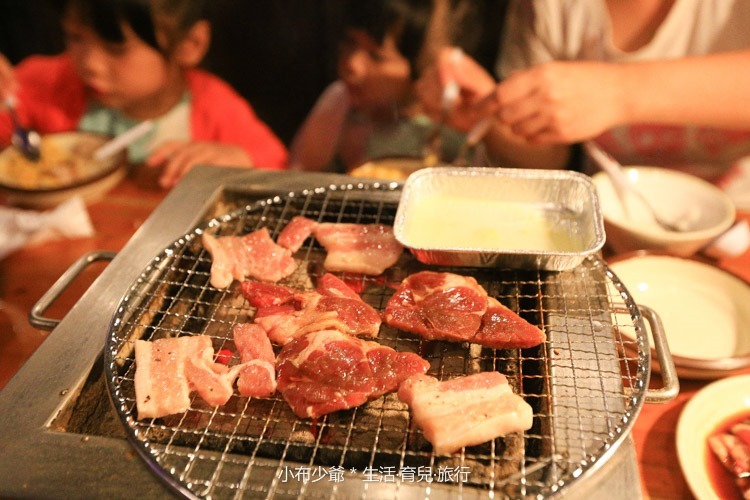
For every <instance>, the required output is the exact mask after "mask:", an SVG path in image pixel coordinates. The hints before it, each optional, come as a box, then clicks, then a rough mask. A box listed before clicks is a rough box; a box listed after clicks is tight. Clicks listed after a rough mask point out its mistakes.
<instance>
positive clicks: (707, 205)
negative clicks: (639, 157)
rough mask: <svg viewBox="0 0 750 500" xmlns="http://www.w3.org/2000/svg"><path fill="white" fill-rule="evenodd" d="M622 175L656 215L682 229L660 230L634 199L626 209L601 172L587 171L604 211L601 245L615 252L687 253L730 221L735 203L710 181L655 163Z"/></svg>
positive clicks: (695, 249) (712, 236)
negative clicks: (604, 233)
mask: <svg viewBox="0 0 750 500" xmlns="http://www.w3.org/2000/svg"><path fill="white" fill-rule="evenodd" d="M625 171H626V174H627V177H628V179H629V180H630V181H631V183H632V184H633V186H634V187H635V188H636V189H638V190H639V191H640V192H641V193H642V194H643V196H645V197H646V199H647V200H648V201H649V203H650V204H651V206H652V207H653V208H654V209H655V211H657V212H658V213H659V214H660V216H661V217H662V218H663V219H665V220H668V221H670V222H673V223H677V224H679V225H680V226H681V227H682V228H683V229H686V230H684V231H679V232H674V231H668V230H665V229H662V228H661V227H660V226H658V225H657V224H656V223H655V222H654V221H653V219H652V217H650V216H649V214H648V212H647V211H646V210H645V209H644V208H643V206H642V205H640V204H639V203H638V202H637V200H633V199H631V197H627V200H628V201H627V203H626V204H627V208H624V207H623V204H622V203H621V201H620V198H619V197H618V196H617V194H616V191H615V189H614V187H613V185H612V183H611V182H610V180H609V177H608V176H607V175H606V174H605V173H604V172H598V173H596V174H595V175H594V176H593V181H594V184H595V185H596V189H597V193H598V195H599V200H600V204H601V208H602V213H603V215H604V227H605V231H606V233H607V246H608V247H610V248H611V249H612V250H613V251H614V252H616V253H622V252H629V251H633V250H639V249H647V250H657V251H662V252H667V253H669V254H672V255H676V256H681V257H688V256H691V255H693V254H695V253H696V252H697V251H699V250H700V249H701V248H703V247H705V246H706V245H707V244H708V243H710V242H711V241H713V240H714V239H715V238H716V237H718V236H719V235H721V234H722V233H723V232H724V231H726V230H727V229H729V227H730V226H731V225H732V224H733V222H734V220H735V216H736V210H735V207H734V205H733V203H732V201H731V200H730V198H729V197H728V196H727V195H726V194H725V193H724V192H723V191H721V190H720V189H719V188H718V187H716V186H714V185H713V184H711V183H709V182H707V181H704V180H703V179H700V178H698V177H695V176H693V175H689V174H685V173H682V172H678V171H675V170H670V169H666V168H660V167H627V168H625Z"/></svg>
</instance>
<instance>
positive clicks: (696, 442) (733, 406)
mask: <svg viewBox="0 0 750 500" xmlns="http://www.w3.org/2000/svg"><path fill="white" fill-rule="evenodd" d="M747 411H750V375H738V376H735V377H728V378H725V379H722V380H718V381H716V382H713V383H711V384H709V385H707V386H706V387H704V388H703V389H701V390H700V391H698V392H697V393H696V394H695V396H693V397H692V399H690V401H688V403H687V405H685V408H684V409H683V410H682V413H681V414H680V418H679V420H678V421H677V456H678V458H679V461H680V467H681V468H682V473H683V474H684V476H685V480H686V481H687V483H688V486H689V487H690V491H692V492H693V495H695V497H696V498H697V499H698V500H709V499H712V500H713V499H715V500H718V499H719V497H718V496H717V494H716V492H715V491H714V489H713V487H712V486H711V481H710V479H709V475H708V468H707V465H706V462H705V460H706V455H707V453H708V448H707V446H708V445H707V442H706V439H707V438H708V436H709V434H711V433H712V432H713V431H714V430H716V428H717V427H719V426H720V425H722V424H723V423H725V422H726V421H727V419H730V418H732V417H733V416H735V415H737V416H739V415H741V414H742V413H744V412H747Z"/></svg>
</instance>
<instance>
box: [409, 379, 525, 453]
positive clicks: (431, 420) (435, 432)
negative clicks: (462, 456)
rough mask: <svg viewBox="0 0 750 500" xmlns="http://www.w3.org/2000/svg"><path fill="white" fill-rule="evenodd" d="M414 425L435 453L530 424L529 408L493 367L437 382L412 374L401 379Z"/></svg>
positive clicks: (503, 434)
mask: <svg viewBox="0 0 750 500" xmlns="http://www.w3.org/2000/svg"><path fill="white" fill-rule="evenodd" d="M398 397H399V399H400V400H401V401H403V402H404V403H406V404H408V405H409V407H410V408H411V411H412V417H413V419H414V422H415V423H416V425H417V426H418V427H419V428H421V429H422V432H423V433H424V436H425V438H426V439H427V440H428V441H429V442H430V443H431V444H432V447H433V450H434V452H435V453H436V454H438V455H441V454H448V453H453V452H456V451H458V450H460V449H461V448H463V447H465V446H473V445H477V444H481V443H484V442H486V441H490V440H492V439H495V438H497V437H501V436H505V435H507V434H510V433H512V432H519V431H524V430H528V429H530V428H531V424H532V421H533V410H532V408H531V406H529V404H528V403H526V401H524V399H523V398H522V397H521V396H518V395H517V394H515V393H514V392H513V390H512V388H511V387H510V385H509V384H508V379H507V378H506V377H505V376H504V375H503V374H501V373H498V372H482V373H476V374H474V375H467V376H465V377H459V378H455V379H452V380H447V381H445V382H440V381H439V380H437V379H436V378H434V377H430V376H428V375H415V376H413V377H410V378H408V379H407V380H406V381H404V383H403V384H401V387H400V388H399V390H398Z"/></svg>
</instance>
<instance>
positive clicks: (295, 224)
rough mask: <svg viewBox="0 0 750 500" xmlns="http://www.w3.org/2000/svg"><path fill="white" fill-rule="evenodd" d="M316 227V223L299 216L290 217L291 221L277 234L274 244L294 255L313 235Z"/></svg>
mask: <svg viewBox="0 0 750 500" xmlns="http://www.w3.org/2000/svg"><path fill="white" fill-rule="evenodd" d="M316 225H317V222H315V221H314V220H312V219H308V218H307V217H303V216H301V215H297V216H295V217H292V220H290V221H289V223H288V224H287V225H286V226H284V229H282V230H281V233H279V237H278V238H277V239H276V242H277V243H278V244H279V245H281V246H282V247H284V248H288V249H289V250H291V251H292V253H294V252H296V251H297V250H299V249H300V248H302V244H303V243H304V242H305V240H306V239H307V238H309V237H310V235H311V234H312V233H313V230H314V229H315V226H316Z"/></svg>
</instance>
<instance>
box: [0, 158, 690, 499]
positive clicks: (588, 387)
mask: <svg viewBox="0 0 750 500" xmlns="http://www.w3.org/2000/svg"><path fill="white" fill-rule="evenodd" d="M324 181H325V182H324ZM333 181H336V182H333ZM188 185H189V186H190V190H188V187H187V186H188ZM310 186H320V187H318V188H316V189H308V188H309V187H310ZM399 189H400V187H399V185H398V184H395V183H377V182H354V183H352V182H351V179H350V178H346V177H341V176H316V175H310V174H305V175H299V174H270V173H262V172H254V173H248V172H241V173H239V172H237V171H236V170H234V169H212V168H208V167H206V168H198V169H195V170H194V171H192V172H191V174H190V175H189V176H188V177H187V178H186V180H185V181H183V183H181V185H180V186H178V187H177V188H176V189H175V191H174V192H173V193H172V194H171V195H170V197H168V199H167V200H166V201H165V202H164V204H163V206H161V207H160V208H159V209H158V210H157V212H158V213H155V214H154V216H152V218H150V219H149V221H147V222H146V224H144V227H143V228H142V229H141V230H139V233H138V234H136V236H134V238H133V240H131V242H130V243H129V244H128V245H127V246H126V247H125V248H124V249H123V251H122V252H120V254H119V255H118V256H117V257H115V259H114V261H113V262H112V264H111V265H110V266H108V267H107V269H105V271H104V272H103V273H102V275H101V276H100V278H99V279H97V281H96V282H95V283H94V284H93V285H92V287H91V289H90V290H89V291H88V292H87V293H86V294H85V295H84V297H83V298H82V299H81V301H79V303H78V304H77V305H76V306H75V307H74V308H73V309H72V310H71V311H70V312H69V313H68V315H67V316H66V317H65V318H64V320H63V321H62V322H61V323H60V325H58V326H57V327H56V328H55V331H54V332H53V334H52V335H51V336H50V338H49V339H48V340H47V341H46V342H45V344H43V345H42V347H41V348H40V349H39V351H38V352H37V353H36V354H35V355H34V356H33V357H32V358H31V359H30V360H29V362H28V363H27V365H26V366H25V367H24V369H23V370H22V371H21V372H20V373H19V376H17V377H16V378H15V379H14V380H13V381H11V383H10V384H9V385H8V386H7V387H6V389H5V390H4V391H3V392H2V393H0V431H2V432H0V436H3V437H0V445H1V446H3V447H4V449H5V450H6V453H5V456H6V457H8V456H11V457H13V459H12V460H10V461H7V460H6V461H5V463H3V462H2V461H0V478H2V479H3V481H2V483H3V486H2V487H0V493H3V494H7V495H18V494H31V495H32V496H45V497H58V496H59V497H64V496H68V495H69V494H73V492H78V493H80V489H77V488H80V485H81V484H89V485H94V484H95V485H96V486H95V489H94V490H92V491H96V492H97V493H96V496H104V495H108V496H122V497H124V496H132V495H135V494H146V495H149V494H151V495H153V494H157V493H156V492H159V491H162V489H161V488H160V486H159V485H158V484H157V483H156V481H155V480H154V476H158V477H159V478H160V479H161V480H162V481H163V482H164V484H166V485H168V486H169V487H170V490H171V491H173V492H176V493H178V494H180V495H183V496H186V497H212V498H228V497H232V498H256V497H269V498H270V497H274V498H292V497H294V498H330V497H338V498H354V497H360V498H396V497H405V498H411V497H415V498H417V497H419V498H455V497H456V496H461V497H463V498H495V497H514V498H516V497H546V496H554V495H556V494H563V495H564V494H565V493H566V492H576V493H577V494H580V493H583V492H587V493H586V494H587V495H591V494H592V493H591V491H592V489H593V491H594V492H598V496H601V497H606V498H612V497H618V495H620V496H621V497H622V498H633V497H637V496H639V487H638V477H637V472H635V471H634V466H635V465H634V459H633V449H632V448H633V447H632V442H631V441H630V438H629V431H630V428H631V426H632V424H633V422H634V420H635V418H636V417H637V415H638V412H639V410H640V408H641V406H642V404H643V403H644V402H646V401H658V400H665V399H670V398H672V397H674V394H675V387H676V386H675V384H676V381H673V380H672V381H670V380H669V379H670V377H665V379H667V381H668V385H667V387H665V388H664V389H663V390H656V391H654V390H648V389H647V387H648V382H649V372H650V365H651V359H650V350H649V346H648V340H647V337H646V335H645V329H644V327H645V325H644V317H645V318H646V319H648V320H649V323H651V328H652V330H655V333H656V335H655V336H656V339H657V342H660V339H661V338H662V336H661V335H660V334H659V333H660V328H659V322H658V318H657V317H656V316H655V315H654V314H653V313H652V312H650V311H649V310H648V309H645V308H640V309H639V308H638V307H636V305H635V304H634V303H633V302H632V299H631V298H630V296H629V294H628V292H627V290H626V289H625V288H624V286H623V285H622V284H621V283H620V282H619V280H618V279H617V277H616V276H614V275H613V274H612V273H611V272H610V271H609V269H608V268H607V266H606V264H605V263H604V262H603V261H602V260H601V259H599V258H598V257H590V258H588V259H586V260H585V261H584V262H583V264H582V265H581V266H579V267H577V268H576V269H574V270H571V271H565V272H559V273H545V272H534V271H521V270H509V269H504V270H491V269H473V268H460V269H456V268H434V267H433V268H432V269H437V270H442V271H452V272H459V273H462V274H470V275H472V276H475V277H476V278H477V280H478V281H479V282H480V283H481V284H482V285H483V286H484V287H485V288H486V289H487V290H488V292H489V293H490V294H491V295H493V296H495V297H497V298H498V299H499V300H501V301H502V302H503V303H504V304H506V305H507V306H509V307H511V309H513V310H515V311H517V312H518V313H519V314H521V315H522V316H524V317H525V318H526V319H528V320H529V321H531V322H532V323H534V324H537V325H539V326H540V327H543V328H544V330H545V332H546V333H547V336H548V339H547V341H546V342H545V343H544V344H543V345H541V346H540V347H538V348H534V349H528V350H492V349H483V348H478V347H477V346H470V345H466V344H451V343H444V342H422V341H420V340H419V339H417V338H416V337H414V336H411V335H410V334H407V333H404V332H400V331H398V330H394V329H390V328H387V327H384V328H383V329H382V331H381V336H380V339H379V342H381V343H383V344H385V345H389V346H391V347H394V348H396V349H397V350H410V351H413V352H418V353H419V354H421V355H422V356H424V357H425V358H426V359H428V360H429V361H430V363H431V369H430V373H431V374H433V375H435V376H437V377H439V378H443V379H445V378H450V377H452V376H455V375H458V374H462V373H472V372H476V371H482V370H491V369H494V370H499V371H501V372H503V373H505V374H506V375H508V376H509V379H510V380H511V383H512V384H513V385H514V388H515V390H516V391H517V392H518V393H519V394H521V395H522V396H523V397H524V398H525V399H526V400H527V402H529V403H530V404H531V405H532V407H533V408H534V425H533V427H532V428H531V429H530V430H529V431H526V432H523V433H517V434H514V435H511V436H507V437H505V438H498V439H496V440H494V441H492V442H489V443H486V444H483V445H480V446H475V447H469V448H466V449H464V450H462V451H461V452H460V453H457V454H454V455H450V456H440V455H434V454H433V453H432V451H431V447H430V446H429V444H428V443H427V442H426V441H425V440H424V439H423V437H422V436H421V433H420V431H419V430H418V429H415V428H413V427H412V426H410V421H409V413H408V409H407V408H406V407H405V406H404V405H402V404H401V403H400V402H398V400H397V398H395V397H394V396H393V395H389V396H386V397H383V398H379V399H377V400H374V401H372V402H370V403H368V404H366V405H364V406H362V407H359V408H356V409H352V410H348V411H343V412H337V413H335V414H331V415H329V416H326V417H324V418H322V419H320V420H319V421H317V422H315V423H312V422H310V421H309V420H300V419H297V418H296V417H294V415H293V414H292V413H291V411H290V410H289V409H288V407H287V405H286V403H285V402H283V400H281V399H280V398H275V397H274V398H268V399H250V400H249V399H247V398H241V397H238V396H234V397H233V398H232V399H231V400H230V402H229V403H228V404H227V405H225V406H223V407H220V408H212V407H208V406H206V405H205V404H202V403H201V401H200V399H197V398H196V399H195V400H194V401H193V404H192V407H191V409H190V410H189V411H188V412H186V413H185V414H184V415H177V416H173V417H168V418H165V419H158V420H143V421H138V420H136V418H135V417H136V413H135V402H134V398H133V387H132V381H133V373H134V363H133V353H132V350H133V349H132V347H133V342H134V340H136V339H140V338H142V339H155V338H160V337H164V336H174V335H186V334H207V335H210V336H211V337H212V338H213V341H214V347H216V348H217V349H221V348H222V347H223V346H225V345H228V342H229V339H230V336H231V328H232V326H233V325H234V324H236V323H239V322H244V321H248V320H250V319H251V318H252V309H251V308H249V306H247V304H246V303H245V302H244V301H243V300H242V298H241V296H240V295H239V294H238V293H237V289H236V286H235V287H233V288H230V289H228V290H223V291H220V290H216V289H213V288H212V287H210V286H209V285H208V277H209V269H210V257H209V256H208V254H207V253H206V252H205V251H204V250H203V249H202V247H201V245H200V241H199V240H200V238H199V236H200V234H201V233H202V232H203V231H207V230H208V231H211V232H213V233H217V234H219V235H230V234H244V233H246V232H248V231H251V230H253V229H256V228H258V227H261V226H266V227H268V228H269V230H271V232H272V234H273V235H276V234H278V231H280V229H281V228H282V227H283V225H284V224H285V223H286V222H287V221H288V220H289V219H290V218H291V217H292V216H294V215H306V216H308V217H310V218H313V219H316V220H321V221H322V220H325V221H341V222H382V223H392V221H393V217H394V216H395V211H396V205H397V203H398V197H399ZM187 193H190V195H189V196H186V195H187ZM248 193H251V194H250V195H249V194H248ZM196 196H197V197H198V198H199V199H200V198H202V201H201V203H206V205H205V206H210V207H211V210H208V209H206V208H205V206H204V212H202V213H200V214H196V215H195V216H194V217H192V218H190V217H189V216H188V215H185V214H184V211H185V210H186V209H188V208H190V207H193V209H194V207H196V206H200V205H195V199H194V198H195V197H196ZM181 198H183V199H181ZM248 199H250V200H260V201H258V202H255V203H250V204H248ZM206 200H208V201H206ZM176 209H179V210H178V211H177V212H174V211H175V210H176ZM223 214H226V215H223ZM169 216H171V217H173V218H172V222H173V224H174V226H172V227H170V224H168V223H167V222H166V220H165V218H166V217H169ZM175 226H176V227H178V228H179V227H184V228H194V229H190V230H188V232H187V233H182V232H180V231H179V230H176V229H175ZM144 236H152V237H156V238H155V239H154V240H151V239H150V238H146V239H144ZM170 241H171V243H169V242H170ZM155 255H156V257H154V256H155ZM323 255H324V254H323V251H322V249H321V248H320V247H319V246H317V244H316V243H315V242H314V241H312V240H310V241H309V242H308V243H307V244H306V246H305V247H303V249H302V250H300V252H298V253H297V254H296V256H297V258H298V259H300V261H301V262H302V263H303V265H301V266H300V271H299V272H298V273H296V274H295V275H293V276H292V277H290V278H289V279H288V281H286V282H285V284H288V285H291V286H296V287H298V288H311V287H312V284H313V283H314V280H315V278H316V277H317V276H319V275H320V274H321V273H322V272H323V269H322V259H323ZM118 264H119V265H118ZM424 268H426V266H424V265H423V264H420V263H418V262H417V261H416V260H415V259H413V257H411V256H410V255H409V254H408V253H405V254H404V256H403V257H402V259H401V260H400V261H399V263H398V264H397V265H396V266H394V268H392V269H391V270H389V271H387V273H386V274H385V276H384V279H375V278H367V277H361V276H353V275H352V276H349V275H345V274H344V275H340V276H341V277H343V278H344V279H346V280H348V281H349V282H351V283H353V284H355V286H357V287H358V288H360V289H361V291H362V297H363V298H364V300H366V301H367V302H368V303H370V304H371V305H373V306H374V307H376V308H378V309H382V308H383V306H384V304H385V302H386V301H387V299H388V297H389V296H390V294H391V293H392V290H393V286H394V285H395V284H396V283H398V282H400V280H401V279H402V278H403V277H405V276H406V275H408V274H410V273H411V272H414V271H416V270H419V269H424ZM123 297H124V298H123ZM99 308H101V309H102V310H101V311H99ZM113 312H114V314H113ZM82 325H88V326H89V328H88V329H87V330H85V331H82V329H81V326H82ZM105 332H108V333H107V334H106V340H105ZM76 335H77V336H78V337H76ZM76 338H77V339H78V341H79V343H77V344H76V345H75V346H71V345H70V341H71V339H76ZM102 345H104V346H105V349H104V353H103V356H104V373H103V378H104V379H105V381H106V384H107V386H108V390H109V392H110V393H111V396H112V400H113V401H114V406H115V408H116V414H117V417H118V418H119V419H121V421H122V423H123V424H124V429H125V430H126V432H125V434H126V437H127V438H128V440H129V441H130V445H127V444H126V443H124V442H123V441H121V440H120V439H118V438H117V437H110V436H106V437H101V436H89V435H83V436H81V435H80V434H78V433H76V432H77V431H74V432H72V433H71V432H69V431H66V430H65V429H64V428H63V426H61V425H59V422H58V420H59V419H60V416H61V414H63V413H65V411H66V408H68V407H69V406H71V405H72V404H73V402H74V401H75V398H76V396H77V395H78V394H79V392H80V391H81V388H82V387H83V386H84V385H85V384H84V382H85V380H86V378H87V374H88V373H89V369H90V368H91V367H92V366H94V371H96V366H101V365H100V364H98V363H101V359H100V356H101V353H102V351H101V347H102ZM657 347H660V349H658V350H657V352H658V353H659V354H660V357H661V359H660V363H661V364H662V366H668V365H669V364H670V363H669V359H668V350H666V349H664V348H662V346H657ZM82 352H83V353H85V355H83V356H82V355H81V353H82ZM633 353H634V354H633ZM61 360H62V362H61ZM60 365H69V367H70V369H67V370H63V372H62V373H61V374H60V373H54V372H53V373H50V371H49V370H45V368H46V367H49V366H60ZM42 373H43V375H41V378H40V374H42ZM90 378H91V377H90V376H89V379H90ZM40 384H41V385H40ZM31 387H34V388H38V387H42V388H43V389H44V391H46V393H47V396H44V395H42V397H41V398H40V400H35V399H34V398H32V397H30V392H29V389H30V388H31ZM22 405H26V408H21V407H19V406H22ZM29 409H31V410H32V411H33V415H34V416H35V417H34V418H28V415H27V410H29ZM39 415H41V421H40V417H39ZM623 442H625V443H627V445H626V446H625V447H622V446H621V445H622V443H623ZM131 445H132V446H131ZM132 449H135V450H136V452H137V454H138V455H140V456H141V458H143V459H145V460H143V461H141V460H137V459H136V458H135V457H133V456H132V453H131V452H130V450H132ZM47 454H50V457H49V459H47V460H45V456H46V455H47ZM65 455H68V456H70V458H65ZM140 462H144V463H146V464H147V465H148V467H149V468H150V469H151V470H152V472H155V473H156V474H154V475H151V474H148V473H144V469H145V468H144V467H143V466H142V465H141V463H140ZM22 463H26V464H32V465H31V466H29V467H27V468H26V469H22V468H21V467H19V466H18V465H19V464H22ZM76 463H78V464H81V469H80V470H75V473H73V471H70V470H69V469H70V467H69V465H70V464H76ZM105 463H107V464H108V465H104V464H105ZM86 465H88V466H89V467H90V469H86V467H85V466H86ZM597 472H599V474H597ZM50 478H53V479H54V481H52V482H51V483H49V480H50ZM55 481H58V482H57V483H55ZM612 481H615V484H616V486H615V487H614V490H613V489H612V486H611V483H612ZM162 492H163V491H162ZM594 496H597V495H594Z"/></svg>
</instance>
